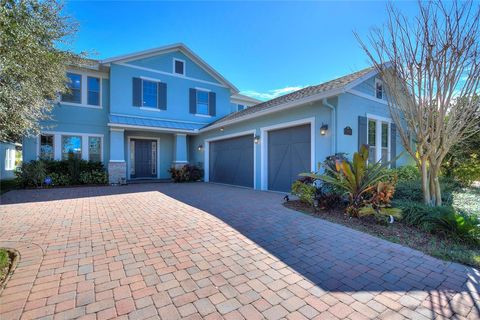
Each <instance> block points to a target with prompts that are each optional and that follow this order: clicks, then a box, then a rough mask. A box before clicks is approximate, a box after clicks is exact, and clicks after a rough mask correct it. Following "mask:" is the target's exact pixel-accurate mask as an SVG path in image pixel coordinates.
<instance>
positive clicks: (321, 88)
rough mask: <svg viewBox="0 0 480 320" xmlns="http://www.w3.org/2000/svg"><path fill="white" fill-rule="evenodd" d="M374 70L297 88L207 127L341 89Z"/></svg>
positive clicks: (361, 71)
mask: <svg viewBox="0 0 480 320" xmlns="http://www.w3.org/2000/svg"><path fill="white" fill-rule="evenodd" d="M374 70H375V68H374V67H370V68H366V69H363V70H360V71H357V72H354V73H351V74H348V75H346V76H343V77H340V78H337V79H334V80H330V81H327V82H324V83H321V84H318V85H314V86H308V87H305V88H303V89H300V90H297V91H295V92H292V93H289V94H285V95H283V96H280V97H277V98H275V99H272V100H268V101H265V102H262V103H259V104H256V105H254V106H251V107H249V108H247V109H244V110H241V111H238V112H234V113H230V114H228V115H226V116H225V117H223V118H220V119H218V120H217V121H214V122H212V123H210V124H209V125H208V126H206V127H210V126H212V125H216V124H220V123H223V122H226V121H229V120H235V119H241V118H242V117H245V116H247V115H251V114H255V113H256V112H259V111H263V110H268V109H272V108H275V107H278V106H280V105H283V104H284V103H287V102H293V101H296V100H300V99H303V98H307V97H309V96H312V95H316V94H319V93H322V92H327V91H330V90H335V89H341V88H343V87H345V86H346V85H348V84H350V83H351V82H353V81H355V80H357V79H359V78H361V77H363V76H364V75H366V74H368V73H370V72H372V71H374Z"/></svg>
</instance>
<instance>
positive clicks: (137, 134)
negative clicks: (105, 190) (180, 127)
mask: <svg viewBox="0 0 480 320" xmlns="http://www.w3.org/2000/svg"><path fill="white" fill-rule="evenodd" d="M186 163H188V136H187V133H185V132H176V131H153V130H139V129H130V128H121V127H112V128H110V161H109V162H108V172H109V182H110V183H112V184H123V183H126V182H127V181H128V182H129V183H131V182H134V181H147V180H148V181H162V180H163V181H165V180H167V179H169V178H170V173H169V171H168V170H169V169H170V168H171V167H178V166H182V165H184V164H186Z"/></svg>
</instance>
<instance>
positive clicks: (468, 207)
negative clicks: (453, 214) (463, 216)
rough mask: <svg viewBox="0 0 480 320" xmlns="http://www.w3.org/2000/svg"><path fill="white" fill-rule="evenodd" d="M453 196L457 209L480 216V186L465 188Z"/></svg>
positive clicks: (454, 205)
mask: <svg viewBox="0 0 480 320" xmlns="http://www.w3.org/2000/svg"><path fill="white" fill-rule="evenodd" d="M452 196H453V204H452V205H453V207H454V208H455V209H457V210H460V211H463V212H466V213H468V214H475V215H477V216H479V217H480V187H470V188H463V189H461V190H459V191H454V192H453V194H452Z"/></svg>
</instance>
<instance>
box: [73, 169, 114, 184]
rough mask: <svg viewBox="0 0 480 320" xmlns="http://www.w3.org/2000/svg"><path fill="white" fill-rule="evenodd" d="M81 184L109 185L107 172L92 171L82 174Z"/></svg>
mask: <svg viewBox="0 0 480 320" xmlns="http://www.w3.org/2000/svg"><path fill="white" fill-rule="evenodd" d="M80 182H81V183H82V184H107V183H108V175H107V173H106V172H105V171H91V172H88V171H87V172H82V173H80Z"/></svg>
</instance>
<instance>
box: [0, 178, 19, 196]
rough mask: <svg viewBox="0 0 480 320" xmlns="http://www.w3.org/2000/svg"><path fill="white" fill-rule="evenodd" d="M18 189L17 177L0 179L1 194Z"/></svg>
mask: <svg viewBox="0 0 480 320" xmlns="http://www.w3.org/2000/svg"><path fill="white" fill-rule="evenodd" d="M15 189H18V182H17V180H16V179H11V180H0V194H4V193H5V192H8V191H10V190H15Z"/></svg>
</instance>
